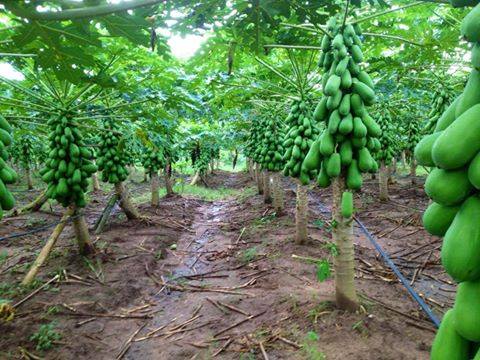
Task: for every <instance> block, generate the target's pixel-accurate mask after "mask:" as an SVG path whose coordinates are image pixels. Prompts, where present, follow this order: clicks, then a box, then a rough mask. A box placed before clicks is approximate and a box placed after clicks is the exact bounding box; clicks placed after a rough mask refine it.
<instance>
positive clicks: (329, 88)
mask: <svg viewBox="0 0 480 360" xmlns="http://www.w3.org/2000/svg"><path fill="white" fill-rule="evenodd" d="M341 80H342V79H341V78H340V76H337V75H332V76H330V78H329V79H328V81H327V85H326V86H325V89H324V91H323V92H324V93H325V95H327V96H334V95H335V94H336V93H337V92H338V91H339V90H340V83H341Z"/></svg>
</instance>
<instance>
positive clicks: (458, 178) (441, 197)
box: [425, 168, 473, 206]
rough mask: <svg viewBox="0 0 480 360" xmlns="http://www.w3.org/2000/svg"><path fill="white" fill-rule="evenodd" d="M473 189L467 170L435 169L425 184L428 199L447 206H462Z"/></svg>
mask: <svg viewBox="0 0 480 360" xmlns="http://www.w3.org/2000/svg"><path fill="white" fill-rule="evenodd" d="M472 189H473V187H472V184H470V181H469V180H468V171H467V170H466V169H460V170H443V169H438V168H435V169H433V170H432V172H430V174H429V175H428V177H427V180H426V182H425V192H426V193H427V195H428V197H429V198H430V199H432V200H433V201H435V202H437V203H439V204H442V205H445V206H453V205H458V204H460V203H461V202H462V201H463V200H464V199H465V198H466V197H467V196H468V195H469V194H470V192H471V191H472Z"/></svg>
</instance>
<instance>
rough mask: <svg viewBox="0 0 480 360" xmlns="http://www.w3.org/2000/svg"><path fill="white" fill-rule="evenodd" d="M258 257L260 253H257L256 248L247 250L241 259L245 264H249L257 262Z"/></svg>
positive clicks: (242, 253) (243, 252)
mask: <svg viewBox="0 0 480 360" xmlns="http://www.w3.org/2000/svg"><path fill="white" fill-rule="evenodd" d="M257 256H258V252H257V247H256V246H254V247H252V248H249V249H246V250H243V251H242V252H241V258H242V261H243V262H244V263H249V262H251V261H253V260H255V258H256V257H257Z"/></svg>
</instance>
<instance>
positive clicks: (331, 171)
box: [325, 153, 342, 178]
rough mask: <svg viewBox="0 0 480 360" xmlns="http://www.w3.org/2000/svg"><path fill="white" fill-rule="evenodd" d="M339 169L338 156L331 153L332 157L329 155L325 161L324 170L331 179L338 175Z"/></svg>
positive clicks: (339, 160) (339, 161) (340, 167)
mask: <svg viewBox="0 0 480 360" xmlns="http://www.w3.org/2000/svg"><path fill="white" fill-rule="evenodd" d="M341 169H342V166H341V159H340V154H339V153H333V154H332V155H330V157H329V158H328V161H327V167H326V169H325V170H326V171H327V175H328V176H329V177H331V178H333V177H337V176H338V175H340V171H341Z"/></svg>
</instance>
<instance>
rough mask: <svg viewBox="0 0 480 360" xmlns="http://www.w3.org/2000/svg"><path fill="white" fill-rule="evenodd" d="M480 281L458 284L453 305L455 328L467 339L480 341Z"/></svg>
mask: <svg viewBox="0 0 480 360" xmlns="http://www.w3.org/2000/svg"><path fill="white" fill-rule="evenodd" d="M479 303H480V281H465V282H462V283H461V284H459V285H458V289H457V297H456V298H455V305H454V307H453V321H454V324H455V330H456V331H457V332H458V334H459V335H460V336H461V337H463V338H464V339H466V340H470V341H472V342H480V326H478V324H480V306H479Z"/></svg>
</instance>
